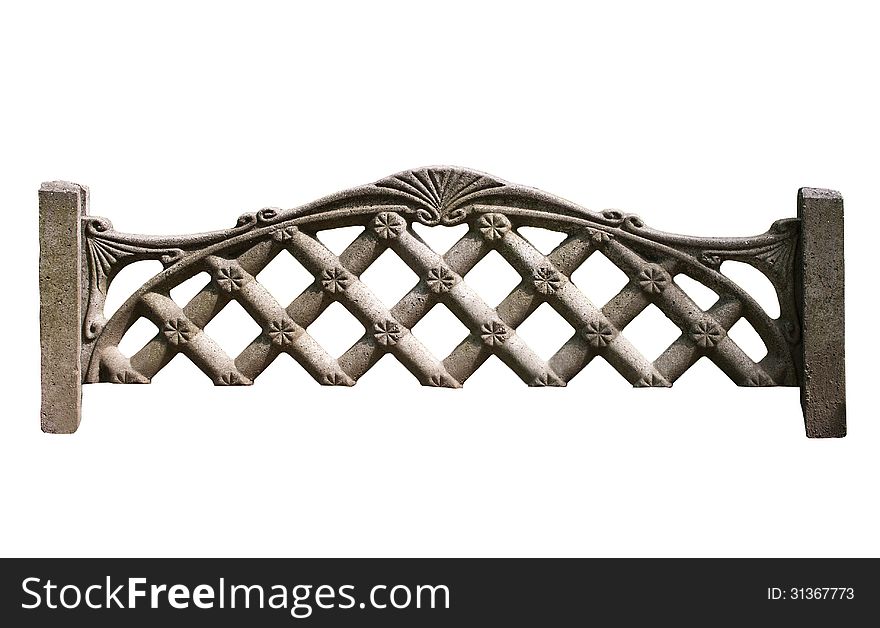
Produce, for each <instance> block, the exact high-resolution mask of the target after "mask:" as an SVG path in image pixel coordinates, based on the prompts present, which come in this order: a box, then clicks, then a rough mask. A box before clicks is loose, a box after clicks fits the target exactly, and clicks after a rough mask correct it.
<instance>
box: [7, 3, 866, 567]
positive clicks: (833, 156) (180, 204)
mask: <svg viewBox="0 0 880 628" xmlns="http://www.w3.org/2000/svg"><path fill="white" fill-rule="evenodd" d="M79 4H80V5H81V6H79V7H74V6H72V5H73V3H66V2H64V3H61V2H59V3H47V2H29V3H24V2H21V3H15V4H13V3H7V4H6V5H5V6H4V8H3V9H2V15H0V79H2V80H0V90H2V91H0V133H2V134H0V177H2V190H3V198H2V201H0V203H2V209H3V220H4V224H5V228H4V230H3V235H2V238H3V240H2V242H3V252H4V264H5V270H4V273H3V278H4V287H5V290H4V295H5V298H4V307H3V308H2V312H0V316H2V329H4V330H5V333H4V343H3V354H4V355H3V360H2V362H3V364H2V367H0V368H2V382H3V384H2V386H3V388H2V391H3V396H2V400H3V418H2V421H0V532H2V533H0V554H3V555H102V556H118V555H137V556H171V555H174V556H176V555H187V556H190V555H191V556H214V555H221V556H252V555H258V556H263V555H266V556H275V555H281V556H313V555H314V556H349V555H353V556H380V555H383V556H384V555H391V556H416V555H419V556H421V555H427V556H514V555H516V556H518V555H530V556H531V555H560V556H568V555H578V556H580V555H585V556H606V555H607V556H641V555H648V556H669V555H685V556H713V555H721V556H765V555H767V556H837V555H845V556H864V555H871V556H877V555H878V554H880V542H878V530H880V517H878V500H877V480H878V467H880V456H878V454H877V451H878V445H880V440H878V436H880V427H878V421H877V409H876V406H877V386H876V361H877V350H878V347H877V343H876V341H875V338H876V320H875V316H876V310H875V309H873V306H874V303H875V302H874V299H875V295H876V290H875V289H874V287H873V286H874V282H875V281H876V278H875V275H876V269H875V267H874V264H872V263H871V261H872V258H870V257H869V256H870V255H871V252H872V251H873V250H874V249H875V248H876V239H875V238H876V233H877V217H876V216H877V211H876V203H877V199H878V193H877V185H876V178H877V174H878V172H880V169H878V158H877V147H878V145H880V133H878V111H880V99H878V91H877V89H878V88H877V81H876V62H877V59H878V58H880V50H878V47H880V46H878V40H877V37H876V24H877V19H876V16H875V15H872V14H871V13H870V12H869V11H870V10H868V9H863V8H861V7H863V6H868V3H855V2H854V3H846V2H835V3H821V4H819V3H807V2H797V3H789V4H786V3H767V2H760V3H738V4H736V5H723V6H722V5H717V8H711V7H710V6H709V5H707V4H705V3H697V2H695V3H672V4H670V3H644V4H632V3H610V2H602V3H593V4H586V3H571V4H567V3H556V2H549V1H546V0H545V1H544V2H540V3H538V2H530V3H516V2H504V3H488V2H474V1H471V2H453V1H447V2H443V3H413V2H373V3H366V2H364V3H354V2H352V3H335V2H322V3H317V2H314V3H301V4H298V5H295V4H294V3H265V2H248V3H239V5H238V6H237V7H231V6H228V5H225V4H223V3H217V2H212V3H204V4H201V5H200V4H198V3H180V2H152V3H149V4H144V5H139V7H138V8H132V7H133V5H127V4H124V3H79ZM431 164H454V165H459V166H467V167H472V168H477V169H479V170H483V171H486V172H489V173H492V174H494V175H497V176H498V177H501V178H503V179H507V180H509V181H514V182H517V183H522V184H526V185H531V186H535V187H539V188H542V189H544V190H547V191H549V192H552V193H555V194H558V195H560V196H562V197H564V198H568V199H572V200H574V201H576V202H579V203H581V204H583V205H584V206H586V207H589V208H591V209H605V208H611V207H616V208H621V209H625V210H627V211H634V212H637V213H640V214H641V215H642V216H643V217H644V218H645V220H646V221H647V222H648V223H649V224H651V225H653V226H656V227H658V228H661V229H666V230H669V231H674V232H683V233H690V234H695V235H749V234H753V233H759V232H762V231H764V230H765V229H766V228H767V227H768V226H769V225H770V223H771V222H772V221H773V220H774V219H776V218H782V217H787V216H792V215H794V212H795V195H796V191H797V189H798V187H800V186H814V187H829V188H834V189H838V190H841V191H842V192H843V194H844V197H845V199H846V208H847V245H846V248H847V263H848V268H847V279H848V280H849V287H848V294H847V297H848V303H847V328H848V339H849V343H848V347H847V352H848V372H847V377H848V384H849V391H848V400H849V425H850V431H849V436H848V437H847V438H845V439H842V440H808V439H807V438H805V437H804V434H803V424H802V419H801V414H800V407H799V403H798V391H797V389H794V388H778V389H765V390H760V389H758V390H756V389H740V388H737V387H736V386H734V385H733V384H732V383H730V382H729V381H727V380H726V378H725V377H724V376H723V375H722V374H721V372H720V371H718V370H717V369H714V368H713V367H712V366H711V365H710V364H705V363H703V362H701V363H700V364H698V365H697V367H695V368H694V369H693V370H692V371H691V372H688V373H687V374H686V375H685V376H684V377H683V378H682V379H681V380H680V381H679V382H678V383H677V384H676V386H675V388H674V389H672V390H632V389H631V388H630V387H629V386H628V385H627V384H626V383H625V382H624V381H623V380H622V379H621V378H620V377H618V376H617V375H615V374H614V373H613V371H612V370H611V369H610V368H609V367H607V365H604V364H601V362H600V361H596V362H595V363H594V364H592V365H591V366H590V367H588V368H587V370H586V371H585V372H584V373H583V374H582V375H581V376H579V377H578V378H576V379H575V380H574V381H572V383H571V384H570V385H569V387H568V388H567V389H555V390H551V389H545V390H538V389H528V388H526V387H525V386H523V385H522V384H521V383H520V382H519V381H518V380H517V378H516V377H514V376H513V375H512V374H511V373H510V372H509V371H507V370H506V368H504V367H503V366H502V365H501V364H500V363H498V362H492V363H489V364H487V365H486V366H485V367H484V369H482V370H481V371H479V372H478V374H477V375H475V376H474V378H473V380H472V381H469V385H468V386H467V387H466V388H465V389H463V390H461V391H448V390H428V389H422V388H421V387H419V386H418V385H417V383H416V381H415V379H414V378H413V377H412V376H410V375H409V374H408V373H407V372H406V371H405V370H404V369H403V368H402V367H400V366H399V365H397V364H395V363H393V359H391V358H388V359H385V360H383V361H382V363H380V365H379V366H378V367H376V369H375V370H374V371H371V372H370V374H368V375H367V376H366V377H365V378H364V381H362V382H361V383H360V384H359V385H358V386H357V387H355V388H353V389H328V388H321V387H319V386H317V385H315V384H314V383H313V382H312V380H311V379H310V378H309V377H308V376H306V375H305V374H304V372H303V371H302V369H300V368H299V367H298V366H296V365H295V363H293V362H292V361H290V360H287V361H284V360H279V361H278V362H277V363H276V364H275V365H273V366H272V367H271V368H270V369H269V370H268V371H267V372H266V373H265V375H264V376H263V377H262V378H261V379H260V380H258V381H257V383H256V385H254V386H253V387H250V388H231V389H215V388H214V387H212V386H211V384H210V382H209V381H208V380H207V378H205V377H204V376H202V375H200V374H199V373H197V372H196V370H195V368H193V367H191V365H188V364H186V363H185V362H184V361H183V360H182V359H180V360H175V362H174V363H172V365H171V366H169V367H168V372H163V373H162V374H160V375H158V376H157V377H156V381H155V382H154V385H152V386H140V387H138V386H109V385H101V386H87V387H85V390H84V401H83V416H84V418H83V423H82V427H81V428H80V430H79V432H78V433H77V434H76V435H74V436H48V435H44V434H42V433H41V432H40V430H39V339H38V293H37V261H38V243H37V195H36V190H37V188H38V186H39V184H40V182H41V181H44V180H52V179H67V180H72V181H77V182H80V183H83V184H87V185H89V186H90V187H91V190H92V213H93V214H95V215H105V216H108V217H110V218H111V219H112V220H113V221H114V224H115V226H116V227H117V228H118V229H120V230H123V231H131V232H144V233H189V232H195V231H202V230H208V229H215V228H223V227H227V226H231V225H232V224H234V222H235V219H236V218H237V217H238V216H239V214H241V213H242V212H244V211H252V210H256V209H259V208H261V207H264V206H268V205H275V206H282V207H293V206H296V205H299V204H302V203H305V202H308V201H311V200H314V199H316V198H319V197H321V196H323V195H325V194H329V193H332V192H335V191H337V190H340V189H344V188H347V187H350V186H354V185H358V184H362V183H367V182H370V181H373V180H376V179H379V178H381V177H383V176H386V175H388V174H391V173H393V172H397V171H400V170H404V169H407V168H414V167H418V166H425V165H431ZM129 287H133V286H129ZM233 328H234V326H233ZM535 333H536V334H537V335H536V336H535V337H536V338H537V339H538V340H540V336H541V328H540V326H538V328H537V332H535ZM658 333H659V332H658ZM646 337H648V338H650V334H648V335H647V336H646ZM545 340H546V339H545ZM872 408H873V410H872Z"/></svg>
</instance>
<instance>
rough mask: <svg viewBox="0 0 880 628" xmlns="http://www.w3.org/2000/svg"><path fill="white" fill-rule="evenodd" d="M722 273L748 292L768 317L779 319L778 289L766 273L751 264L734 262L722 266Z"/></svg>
mask: <svg viewBox="0 0 880 628" xmlns="http://www.w3.org/2000/svg"><path fill="white" fill-rule="evenodd" d="M721 272H722V274H724V275H727V277H729V278H730V279H731V280H732V281H734V282H735V283H737V284H739V287H740V288H742V289H743V290H745V291H746V292H748V293H749V296H751V297H752V298H753V299H754V300H755V301H757V302H758V305H760V306H761V307H762V308H764V311H765V312H767V316H769V317H770V318H779V299H778V298H777V297H776V289H775V288H774V287H773V284H772V283H771V282H770V280H769V279H767V277H766V276H765V275H764V273H762V272H761V271H760V270H758V269H757V268H755V267H754V266H752V265H750V264H746V263H745V262H735V261H733V260H727V261H725V262H724V263H723V264H721Z"/></svg>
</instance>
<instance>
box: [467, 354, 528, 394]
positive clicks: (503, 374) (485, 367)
mask: <svg viewBox="0 0 880 628" xmlns="http://www.w3.org/2000/svg"><path fill="white" fill-rule="evenodd" d="M522 385H523V381H522V380H521V379H520V378H519V376H518V375H517V374H516V373H514V372H513V370H512V369H511V368H510V367H509V366H507V365H506V364H505V363H504V362H502V361H501V360H500V359H499V358H498V356H497V355H495V354H494V353H493V354H492V355H490V356H489V359H487V360H486V361H485V362H483V364H481V365H480V368H478V369H477V370H476V372H475V373H474V374H473V375H471V376H470V377H469V378H468V379H467V383H466V384H465V386H466V387H467V388H477V389H479V388H482V389H485V390H496V389H497V388H498V387H499V386H501V387H504V388H514V387H519V386H522Z"/></svg>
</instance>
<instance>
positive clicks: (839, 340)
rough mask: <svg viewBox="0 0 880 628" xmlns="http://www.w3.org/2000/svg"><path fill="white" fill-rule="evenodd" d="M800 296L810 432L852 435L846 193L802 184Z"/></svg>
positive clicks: (805, 400)
mask: <svg viewBox="0 0 880 628" xmlns="http://www.w3.org/2000/svg"><path fill="white" fill-rule="evenodd" d="M798 218H800V220H801V246H800V265H799V271H800V274H799V276H798V299H799V300H800V303H799V306H800V310H801V319H802V326H803V330H802V331H803V334H802V337H803V348H804V353H803V372H802V379H801V382H800V383H801V405H802V406H803V410H804V422H805V424H806V428H807V436H809V437H811V438H829V437H832V438H833V437H841V436H846V379H845V365H844V340H845V335H844V307H843V306H844V302H843V279H844V271H843V198H842V197H841V195H840V193H839V192H835V191H833V190H821V189H815V188H802V189H801V190H800V191H799V192H798Z"/></svg>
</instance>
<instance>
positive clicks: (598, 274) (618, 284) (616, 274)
mask: <svg viewBox="0 0 880 628" xmlns="http://www.w3.org/2000/svg"><path fill="white" fill-rule="evenodd" d="M571 281H572V283H574V285H576V286H577V287H578V288H580V291H581V292H583V293H584V294H585V295H586V297H587V298H588V299H589V300H590V301H592V302H593V305H595V306H596V307H598V308H601V307H603V306H604V305H605V304H606V303H608V301H610V300H611V298H612V297H614V295H616V294H617V293H618V292H620V291H621V290H622V289H623V287H624V286H625V285H626V284H627V283H629V277H627V276H626V273H624V272H623V271H622V270H620V269H619V268H618V267H617V266H616V265H615V264H614V263H613V262H612V261H611V260H609V259H608V258H607V257H605V256H604V255H602V254H601V253H599V252H596V253H593V254H592V255H590V257H589V258H587V261H585V262H584V263H583V264H581V265H580V266H579V267H578V269H577V270H575V271H574V272H573V273H572V274H571Z"/></svg>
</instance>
